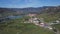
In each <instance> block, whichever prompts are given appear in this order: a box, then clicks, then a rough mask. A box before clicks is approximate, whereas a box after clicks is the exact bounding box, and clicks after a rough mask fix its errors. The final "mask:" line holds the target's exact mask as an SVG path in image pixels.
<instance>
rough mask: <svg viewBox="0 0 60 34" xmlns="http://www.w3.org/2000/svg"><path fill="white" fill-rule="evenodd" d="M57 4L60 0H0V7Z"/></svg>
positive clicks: (59, 3)
mask: <svg viewBox="0 0 60 34" xmlns="http://www.w3.org/2000/svg"><path fill="white" fill-rule="evenodd" d="M59 5H60V0H0V7H6V8H26V7H42V6H59Z"/></svg>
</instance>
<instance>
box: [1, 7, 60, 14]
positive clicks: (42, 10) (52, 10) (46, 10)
mask: <svg viewBox="0 0 60 34" xmlns="http://www.w3.org/2000/svg"><path fill="white" fill-rule="evenodd" d="M29 13H37V14H49V15H54V14H60V6H44V7H38V8H33V7H30V8H0V15H1V14H2V15H23V14H29Z"/></svg>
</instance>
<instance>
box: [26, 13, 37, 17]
mask: <svg viewBox="0 0 60 34" xmlns="http://www.w3.org/2000/svg"><path fill="white" fill-rule="evenodd" d="M27 16H30V17H33V16H37V14H35V13H29V14H28V15H27Z"/></svg>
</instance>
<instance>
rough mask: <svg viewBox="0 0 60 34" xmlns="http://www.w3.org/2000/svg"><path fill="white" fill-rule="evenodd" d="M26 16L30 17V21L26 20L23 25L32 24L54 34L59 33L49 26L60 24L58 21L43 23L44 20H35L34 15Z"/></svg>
mask: <svg viewBox="0 0 60 34" xmlns="http://www.w3.org/2000/svg"><path fill="white" fill-rule="evenodd" d="M28 16H30V17H31V18H30V19H26V21H25V22H24V23H33V24H35V25H37V26H39V27H43V28H46V29H49V30H52V31H53V32H54V33H55V34H59V33H60V31H59V30H58V29H56V28H55V27H52V26H51V25H55V24H60V21H59V20H56V21H54V22H49V23H47V22H44V18H37V17H36V14H29V15H28Z"/></svg>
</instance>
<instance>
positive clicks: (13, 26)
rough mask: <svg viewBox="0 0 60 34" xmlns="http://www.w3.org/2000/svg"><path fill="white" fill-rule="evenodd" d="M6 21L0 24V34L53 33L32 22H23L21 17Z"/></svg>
mask: <svg viewBox="0 0 60 34" xmlns="http://www.w3.org/2000/svg"><path fill="white" fill-rule="evenodd" d="M8 22H9V23H8ZM8 22H6V23H5V24H1V25H0V28H2V29H1V30H0V34H54V33H53V32H52V31H49V30H48V29H44V28H41V27H39V26H36V25H34V24H30V23H23V19H15V20H12V21H11V20H10V21H8ZM1 26H3V27H1Z"/></svg>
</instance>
